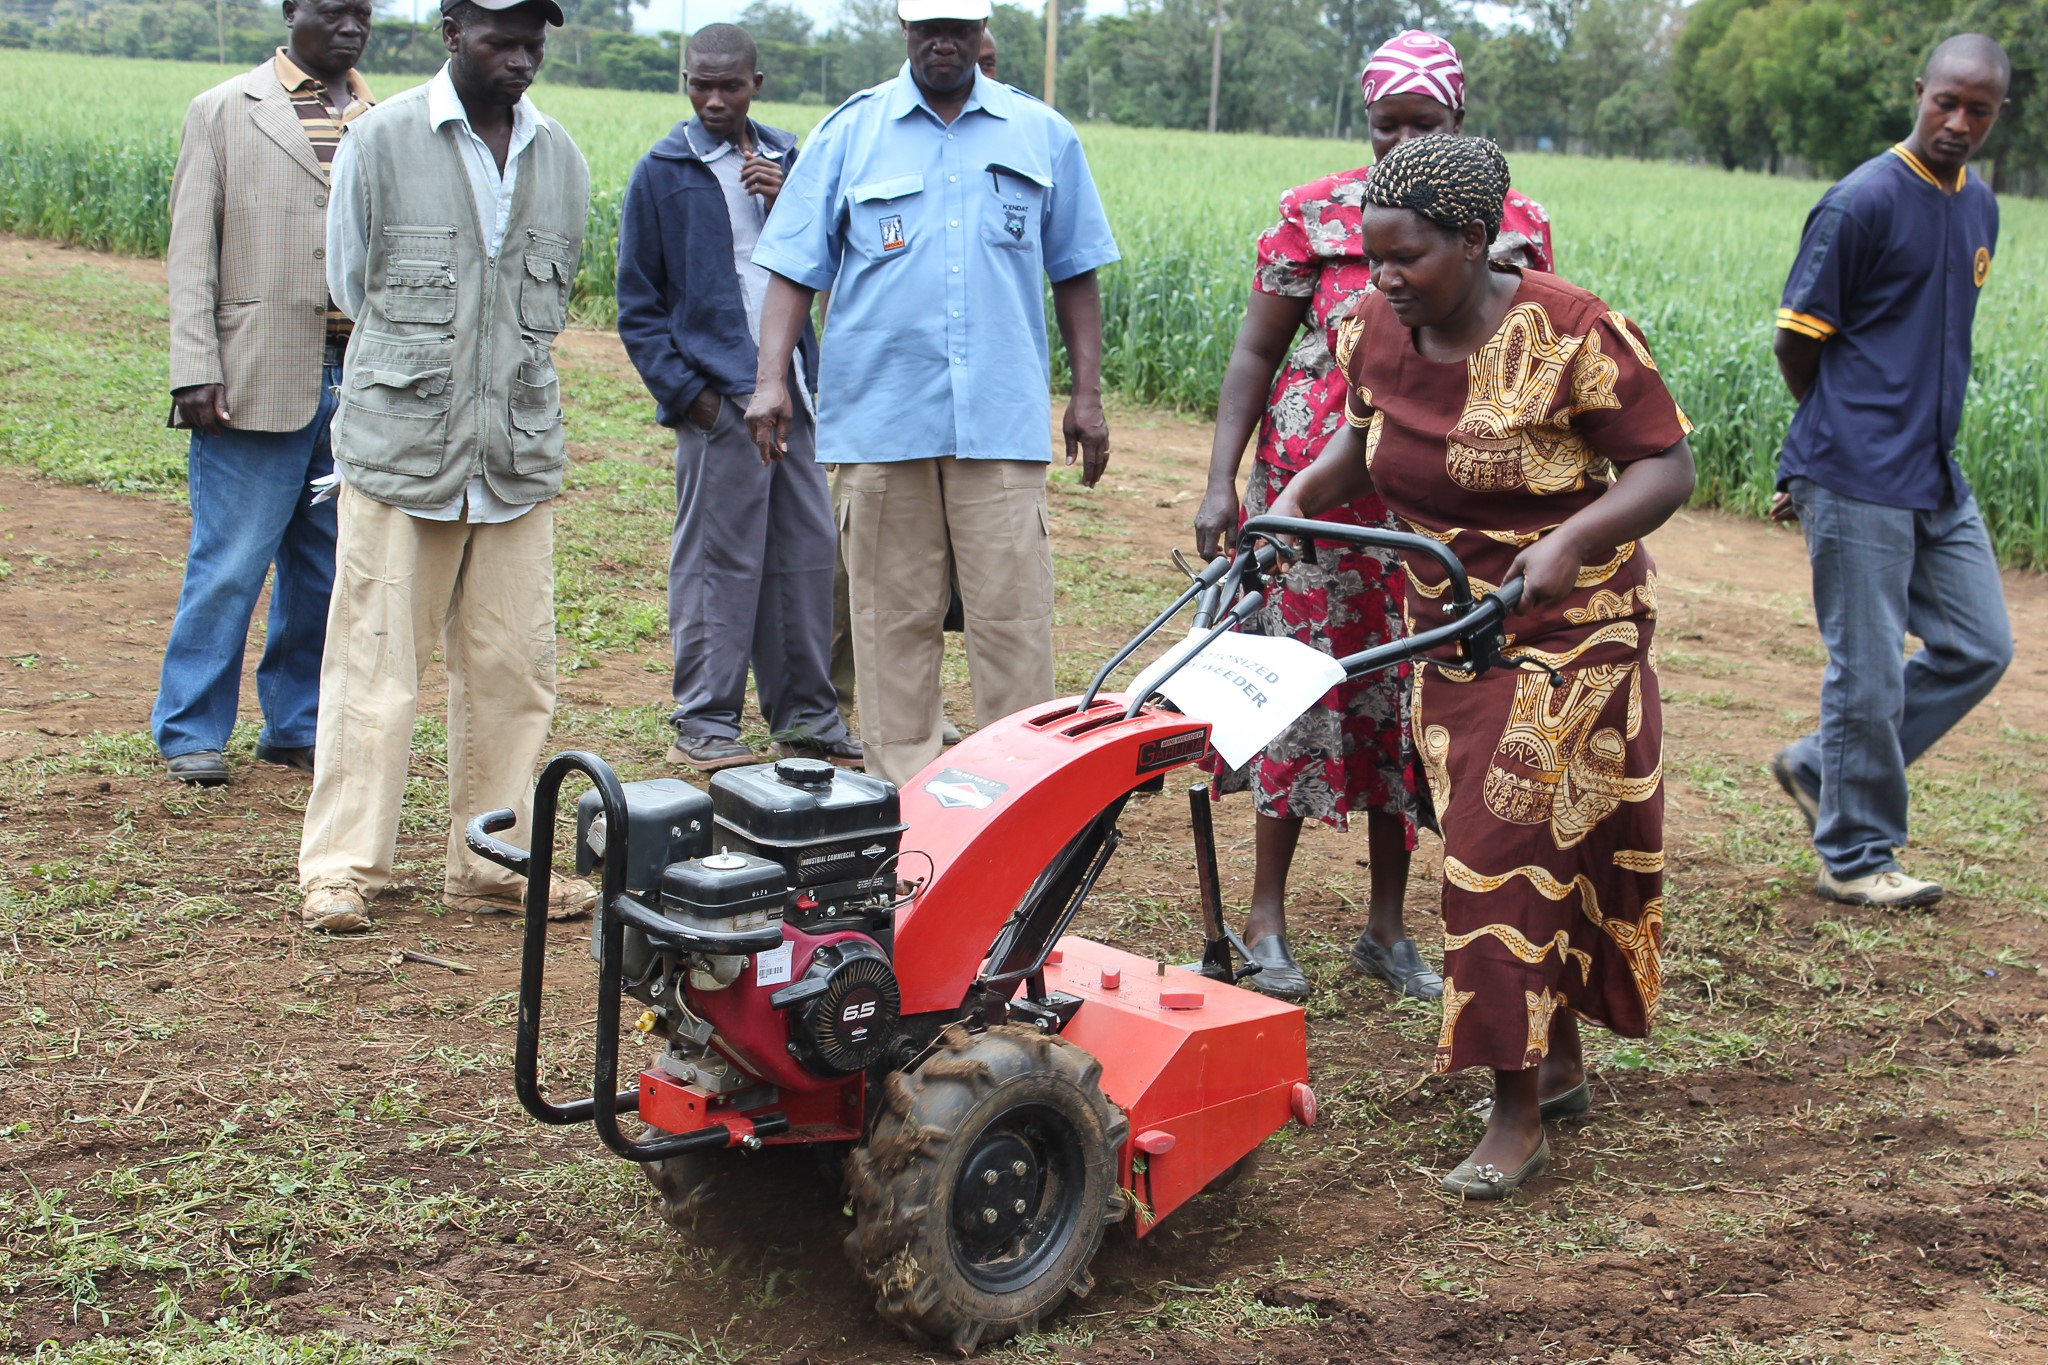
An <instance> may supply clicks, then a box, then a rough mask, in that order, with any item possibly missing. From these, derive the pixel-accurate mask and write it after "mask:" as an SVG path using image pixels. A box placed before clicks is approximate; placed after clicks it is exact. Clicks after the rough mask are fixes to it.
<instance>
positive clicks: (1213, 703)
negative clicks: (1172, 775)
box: [1139, 633, 1344, 768]
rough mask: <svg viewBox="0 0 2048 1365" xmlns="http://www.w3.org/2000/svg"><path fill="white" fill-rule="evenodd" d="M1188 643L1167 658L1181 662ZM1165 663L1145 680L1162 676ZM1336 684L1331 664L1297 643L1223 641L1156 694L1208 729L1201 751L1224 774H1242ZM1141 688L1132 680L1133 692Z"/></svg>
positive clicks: (1337, 671)
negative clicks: (1218, 759)
mask: <svg viewBox="0 0 2048 1365" xmlns="http://www.w3.org/2000/svg"><path fill="white" fill-rule="evenodd" d="M1191 645H1192V641H1191V640H1187V641H1182V642H1181V643H1180V644H1179V645H1176V646H1175V647H1174V648H1173V649H1172V650H1169V651H1168V652H1167V655H1166V658H1167V659H1171V658H1174V657H1177V656H1178V655H1180V654H1185V653H1186V652H1187V651H1188V649H1189V648H1190V647H1191ZM1164 663H1165V660H1161V661H1160V662H1158V663H1155V664H1153V665H1152V666H1151V667H1150V668H1148V669H1146V670H1145V671H1146V673H1152V672H1154V670H1158V669H1162V668H1163V666H1164ZM1343 681H1344V669H1343V667H1342V665H1340V664H1339V663H1338V662H1337V661H1336V660H1335V659H1333V658H1331V657H1330V656H1329V655H1327V654H1325V653H1323V652H1322V651H1321V650H1319V649H1312V648H1310V647H1309V646H1308V645H1305V644H1302V643H1301V642H1300V641H1299V640H1290V639H1287V638H1285V637H1275V636H1270V635H1239V634H1236V633H1231V634H1228V635H1223V636H1221V637H1219V638H1218V639H1217V640H1216V642H1215V643H1214V644H1212V645H1210V646H1209V647H1208V648H1207V649H1205V650H1203V651H1202V652H1201V653H1200V654H1198V655H1196V656H1195V657H1194V659H1193V660H1191V661H1190V662H1189V663H1188V665H1187V666H1186V667H1185V668H1183V669H1181V671H1180V672H1178V673H1176V674H1174V675H1173V676H1172V677H1171V678H1168V679H1167V680H1166V685H1165V686H1164V687H1162V688H1160V689H1159V690H1160V692H1161V693H1163V694H1164V695H1165V696H1166V698H1167V699H1168V700H1169V701H1171V702H1172V703H1173V704H1174V705H1175V706H1178V707H1179V708H1180V709H1181V711H1182V712H1183V713H1184V714H1186V715H1190V716H1193V717H1194V718H1195V719H1197V720H1206V721H1208V722H1209V727H1210V728H1209V743H1210V744H1211V745H1213V746H1214V747H1215V749H1216V752H1217V753H1218V754H1221V755H1222V756H1223V761H1224V762H1225V763H1228V764H1229V765H1230V766H1231V767H1233V768H1237V767H1242V766H1243V765H1244V764H1245V763H1246V762H1248V761H1249V760H1250V759H1251V757H1252V755H1253V754H1256V753H1257V752H1258V751H1259V750H1261V749H1263V748H1265V747H1266V746H1267V745H1268V744H1270V743H1272V741H1273V738H1274V737H1275V736H1276V735H1278V734H1279V733H1280V732H1281V731H1282V730H1284V729H1286V728H1287V726H1288V725H1289V724H1290V723H1291V722H1292V721H1293V720H1294V719H1295V718H1296V717H1297V716H1299V715H1301V713H1302V712H1304V711H1306V710H1308V709H1309V707H1311V706H1314V705H1315V704H1316V702H1317V700H1318V699H1320V698H1321V697H1322V695H1323V694H1324V693H1325V692H1328V691H1329V690H1330V689H1331V688H1332V687H1335V686H1336V685H1337V684H1338V683H1340V682H1343ZM1148 682H1149V680H1148V679H1146V678H1145V677H1144V676H1143V675H1140V678H1139V684H1147V683H1148Z"/></svg>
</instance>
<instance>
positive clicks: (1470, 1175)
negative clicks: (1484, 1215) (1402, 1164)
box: [1442, 1135, 1550, 1199]
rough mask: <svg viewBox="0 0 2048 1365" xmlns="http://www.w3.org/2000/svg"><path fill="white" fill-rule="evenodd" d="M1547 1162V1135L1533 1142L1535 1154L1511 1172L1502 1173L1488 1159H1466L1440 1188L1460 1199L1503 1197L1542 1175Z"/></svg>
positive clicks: (1445, 1178) (1548, 1158)
mask: <svg viewBox="0 0 2048 1365" xmlns="http://www.w3.org/2000/svg"><path fill="white" fill-rule="evenodd" d="M1549 1165H1550V1138H1549V1136H1548V1135H1545V1137H1544V1139H1543V1141H1541V1142H1540V1143H1538V1144H1537V1145H1536V1152H1535V1155H1533V1156H1531V1157H1530V1158H1529V1159H1528V1160H1527V1161H1525V1162H1523V1163H1522V1165H1521V1169H1519V1170H1517V1171H1515V1172H1513V1173H1512V1174H1508V1173H1503V1172H1502V1170H1501V1168H1500V1167H1498V1166H1496V1165H1494V1164H1493V1163H1492V1162H1490V1161H1472V1160H1469V1159H1468V1160H1465V1161H1461V1162H1459V1163H1458V1164H1457V1166H1456V1167H1455V1168H1453V1169H1452V1171H1451V1173H1450V1174H1449V1175H1447V1176H1445V1177H1444V1178H1443V1181H1442V1184H1443V1188H1444V1189H1445V1190H1447V1191H1449V1192H1450V1193H1452V1194H1455V1195H1457V1196H1458V1197H1459V1198H1461V1199H1505V1198H1507V1197H1508V1196H1509V1195H1511V1194H1513V1193H1514V1192H1515V1191H1516V1190H1519V1189H1521V1188H1522V1186H1524V1185H1526V1184H1528V1183H1529V1182H1530V1181H1531V1180H1534V1179H1535V1178H1536V1177H1537V1176H1539V1175H1542V1174H1543V1171H1544V1168H1545V1167H1547V1166H1549Z"/></svg>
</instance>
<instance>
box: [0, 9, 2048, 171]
mask: <svg viewBox="0 0 2048 1365" xmlns="http://www.w3.org/2000/svg"><path fill="white" fill-rule="evenodd" d="M1059 3H1060V5H1061V11H1060V53H1059V65H1058V72H1057V77H1056V84H1057V89H1056V92H1055V93H1056V103H1057V104H1058V106H1059V108H1060V109H1061V111H1062V112H1064V113H1066V114H1067V115H1068V116H1070V117H1072V118H1074V119H1076V120H1077V121H1089V120H1101V121H1108V122H1114V123H1123V124H1135V125H1143V126H1152V127H1164V128H1202V127H1205V126H1207V119H1208V112H1209V76H1210V63H1211V60H1212V51H1213V45H1214V43H1215V41H1216V25H1217V16H1218V14H1219V12H1220V13H1221V15H1222V53H1223V74H1222V81H1221V85H1220V89H1219V91H1218V108H1217V126H1218V127H1219V128H1220V129H1222V130H1224V131H1231V132H1260V133H1274V134H1289V135H1295V136H1321V137H1337V138H1356V137H1358V136H1360V135H1361V133H1362V127H1363V122H1364V118H1363V112H1364V111H1363V110H1362V109H1361V108H1360V107H1359V100H1358V85H1357V77H1358V72H1359V68H1360V66H1361V65H1362V64H1363V62H1364V59H1365V56H1366V55H1367V54H1368V53H1369V52H1370V51H1371V50H1372V48H1373V47H1374V46H1375V45H1377V44H1378V43H1380V42H1382V41H1384V40H1385V39H1386V38H1388V37H1390V36H1392V35H1393V34H1394V33H1395V32H1397V31H1399V30H1400V29H1403V28H1411V27H1413V28H1428V29H1432V30H1434V31H1436V32H1439V33H1442V34H1444V35H1445V36H1447V37H1449V38H1450V39H1451V40H1452V41H1453V42H1455V43H1456V44H1457V46H1458V50H1459V52H1460V53H1462V54H1463V56H1464V58H1465V63H1466V69H1467V73H1468V76H1469V88H1470V100H1471V110H1470V113H1469V115H1468V118H1467V123H1466V128H1467V131H1470V132H1477V133H1483V134H1485V135H1487V136H1490V137H1493V138H1495V139H1496V140H1498V141H1500V142H1502V143H1503V144H1505V145H1508V146H1510V147H1513V148H1517V149H1555V150H1569V151H1576V152H1585V153H1590V154H1594V155H1604V156H1630V157H1655V158H1678V159H1689V160H1701V161H1706V162H1709V163H1712V164H1717V165H1720V166H1724V167H1728V168H1730V169H1733V168H1736V167H1745V168H1750V169H1755V170H1767V171H1787V170H1791V171H1805V172H1810V173H1815V174H1821V175H1839V174H1841V173H1842V172H1844V171H1846V170H1847V169H1849V168H1850V167H1851V166H1854V165H1855V164H1856V163H1857V162H1859V161H1861V160H1863V159H1864V158H1866V157H1868V156H1871V155H1873V154H1875V153H1876V152H1877V151H1879V150H1881V149H1883V148H1884V147H1885V146H1886V145H1888V144H1889V143H1891V142H1893V141H1896V140H1897V139H1899V138H1901V137H1903V136H1904V135H1905V134H1906V132H1907V131H1908V129H1909V128H1910V127H1911V109H1910V105H1909V98H1910V92H1911V86H1912V80H1913V76H1914V74H1915V73H1916V72H1917V71H1918V70H1919V68H1920V65H1921V63H1922V62H1923V61H1924V60H1925V57H1926V54H1927V52H1928V51H1929V50H1930V49H1931V48H1932V47H1933V45H1934V44H1935V43H1936V42H1938V41H1940V40H1941V39H1942V38H1944V37H1947V36H1948V35H1950V34H1953V33H1960V32H1965V31H1969V30H1973V29H1974V30H1979V31H1982V32H1986V33H1989V34H1991V35H1992V36H1994V37H1996V38H1998V39H1999V41H2001V42H2003V43H2004V44H2005V45H2006V48H2007V50H2008V51H2009V52H2010V53H2011V54H2012V58H2013V65H2014V81H2013V90H2012V97H2013V107H2012V108H2011V110H2009V111H2008V113H2007V115H2006V117H2005V119H2004V120H2003V121H2002V122H2001V124H2000V126H1999V128H1998V131H1997V132H1996V133H1995V134H1994V136H1993V140H1992V142H1991V143H1990V144H1989V145H1988V146H1987V147H1986V149H1985V162H1986V164H1987V165H1989V166H1990V167H1991V169H1992V172H1993V176H1994V183H1995V184H1996V186H1997V187H1998V188H1999V189H2000V190H2002V191H2008V192H2012V191H2017V192H2031V193H2040V192H2042V190H2043V189H2044V187H2048V88H2044V87H2043V80H2042V78H2043V72H2044V69H2048V0H1888V2H1887V3H1886V4H1885V5H1883V6H1882V7H1873V6H1870V5H1868V4H1867V0H1693V2H1692V3H1691V4H1690V5H1686V4H1681V3H1679V0H1513V3H1512V4H1510V5H1506V6H1503V5H1500V4H1489V5H1486V6H1484V7H1483V9H1482V8H1481V7H1479V6H1476V5H1474V4H1472V3H1468V2H1467V0H1223V3H1222V5H1221V7H1220V10H1219V6H1218V4H1217V0H1131V3H1130V4H1129V5H1128V7H1127V8H1126V10H1125V11H1124V12H1123V13H1121V14H1105V15H1102V16H1100V17H1094V18H1091V17H1090V16H1089V15H1088V13H1087V8H1086V3H1085V0H1059ZM635 7H636V0H567V2H566V3H565V5H564V8H565V9H566V10H567V11H568V13H569V20H570V22H569V24H568V26H567V27H566V28H565V29H564V30H563V31H562V32H561V33H560V34H559V35H557V36H556V38H555V40H554V42H553V43H552V45H551V50H550V54H549V61H548V65H547V68H546V70H545V72H544V75H543V79H545V80H551V81H555V82H558V83H569V84H578V85H601V86H616V87H620V88H625V89H638V90H673V89H675V88H676V71H677V65H678V58H679V55H680V52H679V47H680V42H681V39H680V37H679V35H676V34H673V33H664V34H641V33H635V32H633V31H632V30H633V14H634V10H635ZM382 8H383V17H380V19H379V21H378V24H377V32H376V37H375V39H374V40H373V43H372V47H371V51H370V55H369V57H368V58H367V60H366V65H368V66H371V67H373V68H374V69H378V70H385V71H401V72H403V71H412V72H424V71H430V70H433V69H434V68H435V67H437V66H438V65H439V64H440V62H441V60H442V51H441V45H440V42H439V40H438V37H437V36H436V34H435V32H434V29H433V26H432V25H431V24H421V25H414V24H413V23H411V22H410V16H411V14H412V13H413V11H414V9H415V6H414V5H413V3H412V0H384V4H383V7H382ZM418 8H420V9H421V10H423V11H425V12H427V13H431V12H433V11H435V10H437V9H438V5H437V4H436V2H435V0H421V3H420V5H419V6H418ZM1482 16H1483V17H1482ZM740 22H742V23H743V24H745V25H746V26H747V27H748V28H749V29H750V30H751V31H752V32H753V34H754V37H755V39H756V40H757V41H758V42H759V44H760V47H761V55H762V66H763V68H764V69H765V70H766V71H767V73H768V83H767V89H766V92H765V93H766V97H767V98H769V99H775V100H784V101H790V102H796V103H809V104H836V103H837V102H838V101H840V100H842V99H844V98H846V96H848V95H849V94H851V93H853V92H854V91H856V90H860V89H864V88H865V87H867V86H869V85H872V84H874V83H876V82H877V81H881V80H884V79H887V78H888V77H889V76H890V75H892V74H893V73H894V72H895V71H896V69H897V67H898V66H900V65H901V63H902V60H903V45H902V39H901V36H900V34H899V32H898V29H897V22H896V6H895V0H842V3H841V5H840V7H839V9H838V11H837V12H836V15H835V17H834V19H833V20H832V22H831V23H830V24H828V25H825V26H822V27H821V26H819V25H817V24H815V23H814V22H813V21H812V19H811V18H810V16H809V15H808V14H806V13H805V12H804V11H803V10H801V9H799V8H797V7H796V6H795V5H793V4H789V3H786V2H785V0H754V3H752V4H751V5H749V6H748V7H747V9H746V10H745V11H744V12H743V14H742V15H741V17H740ZM990 26H991V28H992V29H993V30H994V31H995V35H996V39H997V42H998V44H999V45H1000V49H1001V62H1002V74H1003V78H1004V79H1005V80H1007V81H1009V82H1011V83H1012V84H1014V85H1017V86H1020V87H1021V88H1023V89H1025V90H1027V91H1030V92H1031V93H1032V94H1036V95H1042V94H1043V93H1044V91H1043V85H1044V70H1045V16H1044V11H1043V10H1042V9H1038V8H1029V9H1027V8H1023V7H1020V6H1018V5H1015V4H1010V3H999V4H997V5H996V7H995V17H994V18H993V19H992V20H991V21H990ZM281 34H282V26H281V24H280V22H279V20H278V17H277V5H276V4H275V3H272V2H271V0H0V45H4V46H16V47H45V48H52V49H57V50H62V51H69V52H100V53H109V54H114V55H121V56H131V57H160V58H177V59H182V60H198V61H205V60H215V59H219V60H225V61H229V62H233V63H238V64H247V63H252V62H254V61H257V60H260V59H261V57H262V56H263V54H265V53H267V52H268V51H269V50H270V49H271V48H272V47H274V46H275V45H276V44H277V42H278V41H279V40H280V37H281Z"/></svg>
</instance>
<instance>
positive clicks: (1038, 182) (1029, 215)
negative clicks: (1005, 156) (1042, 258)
mask: <svg viewBox="0 0 2048 1365" xmlns="http://www.w3.org/2000/svg"><path fill="white" fill-rule="evenodd" d="M983 188H984V191H985V198H986V202H985V203H984V205H983V207H982V214H981V240H982V241H984V242H986V243H987V244H988V245H990V246H998V247H1007V248H1009V249H1010V250H1012V251H1034V252H1035V251H1038V250H1039V249H1040V246H1041V242H1042V237H1041V229H1042V228H1043V226H1044V223H1045V208H1046V198H1047V196H1049V195H1050V194H1051V193H1052V181H1050V180H1048V179H1047V178H1046V177H1045V176H1043V175H1041V174H1039V173H1038V172H1037V171H1023V170H1017V169H1015V168H1014V167H1010V166H1004V165H999V164H992V165H990V166H989V168H988V171H987V178H986V179H985V181H984V182H983Z"/></svg>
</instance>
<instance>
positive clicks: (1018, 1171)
mask: <svg viewBox="0 0 2048 1365" xmlns="http://www.w3.org/2000/svg"><path fill="white" fill-rule="evenodd" d="M1029 1169H1031V1168H1030V1167H1028V1166H1026V1165H1025V1164H1024V1163H1023V1162H1021V1161H1013V1162H1011V1163H1010V1174H1011V1175H1022V1174H1024V1172H1025V1171H1027V1170H1029Z"/></svg>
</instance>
